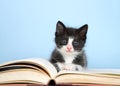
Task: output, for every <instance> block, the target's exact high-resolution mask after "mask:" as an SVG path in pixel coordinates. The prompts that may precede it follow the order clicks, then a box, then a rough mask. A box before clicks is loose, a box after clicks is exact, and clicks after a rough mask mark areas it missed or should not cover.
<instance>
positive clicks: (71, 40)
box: [68, 37, 74, 45]
mask: <svg viewBox="0 0 120 86" xmlns="http://www.w3.org/2000/svg"><path fill="white" fill-rule="evenodd" d="M73 40H74V38H73V37H69V39H68V44H70V45H72V42H73Z"/></svg>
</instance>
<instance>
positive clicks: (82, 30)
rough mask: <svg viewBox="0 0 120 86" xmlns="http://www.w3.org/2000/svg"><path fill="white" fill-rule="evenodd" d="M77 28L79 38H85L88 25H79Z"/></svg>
mask: <svg viewBox="0 0 120 86" xmlns="http://www.w3.org/2000/svg"><path fill="white" fill-rule="evenodd" d="M78 30H79V34H80V36H81V38H82V39H83V40H85V39H86V34H87V30H88V25H87V24H85V25H83V26H82V27H80V28H79V29H78Z"/></svg>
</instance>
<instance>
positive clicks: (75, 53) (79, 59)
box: [50, 21, 88, 71]
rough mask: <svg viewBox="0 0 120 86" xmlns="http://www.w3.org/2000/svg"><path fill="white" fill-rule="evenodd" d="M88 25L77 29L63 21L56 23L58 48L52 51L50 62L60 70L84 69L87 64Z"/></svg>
mask: <svg viewBox="0 0 120 86" xmlns="http://www.w3.org/2000/svg"><path fill="white" fill-rule="evenodd" d="M87 29H88V25H87V24H85V25H84V26H82V27H80V28H78V29H76V28H70V27H66V26H65V25H64V24H63V23H62V22H61V21H58V22H57V24H56V32H55V43H56V48H55V49H54V51H53V52H52V55H51V58H50V62H51V63H52V64H53V65H54V66H55V67H56V69H57V71H60V70H78V71H79V70H82V69H83V68H86V66H87V60H86V55H85V52H84V50H83V47H84V45H85V42H86V33H87Z"/></svg>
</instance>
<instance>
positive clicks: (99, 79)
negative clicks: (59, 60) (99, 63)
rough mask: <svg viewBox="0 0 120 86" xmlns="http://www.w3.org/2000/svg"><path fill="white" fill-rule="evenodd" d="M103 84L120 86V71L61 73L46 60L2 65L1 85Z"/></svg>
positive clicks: (26, 60) (0, 71)
mask: <svg viewBox="0 0 120 86" xmlns="http://www.w3.org/2000/svg"><path fill="white" fill-rule="evenodd" d="M9 83H11V84H18V83H21V84H22V83H32V84H41V85H48V84H57V85H61V84H64V85H67V84H72V85H79V84H103V85H116V86H117V85H118V86H120V70H104V71H101V70H92V71H91V70H84V71H60V72H57V70H56V69H55V67H54V66H53V65H52V64H51V63H50V62H49V61H47V60H44V59H24V60H16V61H11V62H7V63H4V64H1V65H0V84H9Z"/></svg>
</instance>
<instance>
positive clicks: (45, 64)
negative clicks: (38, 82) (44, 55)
mask: <svg viewBox="0 0 120 86" xmlns="http://www.w3.org/2000/svg"><path fill="white" fill-rule="evenodd" d="M13 63H21V64H22V63H31V64H35V65H38V66H39V67H42V68H43V69H44V70H46V71H47V72H48V74H49V75H50V77H51V78H53V76H54V75H55V74H56V73H57V70H56V69H55V67H54V66H53V65H52V64H51V63H50V62H49V61H48V60H45V59H41V58H29V59H22V60H15V61H10V62H7V63H4V64H1V65H0V67H4V66H5V65H10V64H13Z"/></svg>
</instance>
